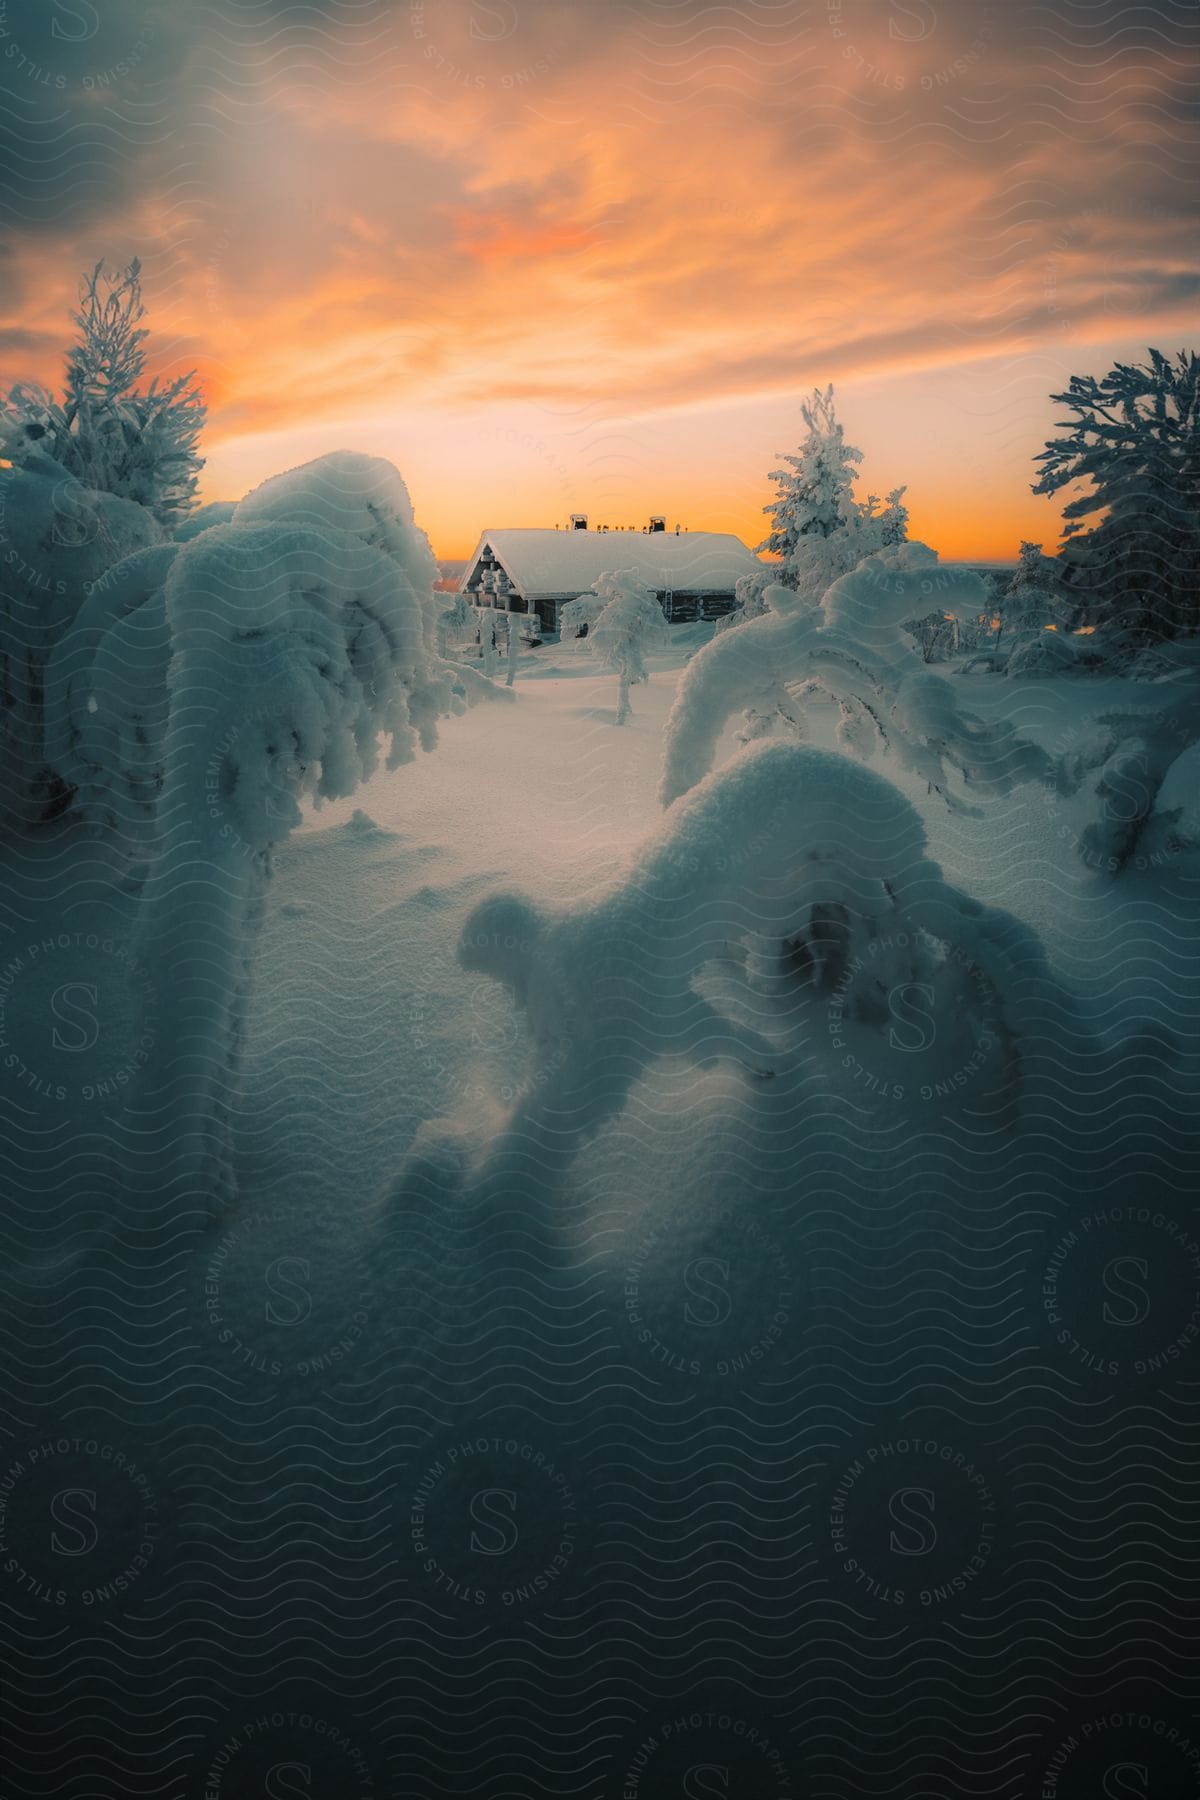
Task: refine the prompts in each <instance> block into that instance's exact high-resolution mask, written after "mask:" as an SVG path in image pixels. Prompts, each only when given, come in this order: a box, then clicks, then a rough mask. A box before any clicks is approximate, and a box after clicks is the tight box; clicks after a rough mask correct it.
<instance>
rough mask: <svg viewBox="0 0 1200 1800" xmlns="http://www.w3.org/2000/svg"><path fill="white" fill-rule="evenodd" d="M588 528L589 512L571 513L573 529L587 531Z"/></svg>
mask: <svg viewBox="0 0 1200 1800" xmlns="http://www.w3.org/2000/svg"><path fill="white" fill-rule="evenodd" d="M587 528H588V527H587V514H586V513H572V514H571V530H572V531H586V530H587Z"/></svg>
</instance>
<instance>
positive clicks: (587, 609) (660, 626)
mask: <svg viewBox="0 0 1200 1800" xmlns="http://www.w3.org/2000/svg"><path fill="white" fill-rule="evenodd" d="M585 625H586V626H587V630H588V640H587V641H588V648H589V649H590V650H591V651H592V653H593V655H595V656H596V657H597V659H598V660H599V661H600V662H601V663H603V665H604V667H605V668H606V669H611V670H612V672H613V674H614V675H615V676H616V677H617V716H616V719H615V720H614V723H615V724H617V725H624V723H625V721H626V720H627V719H628V718H629V715H630V710H631V709H630V705H629V689H630V687H631V686H633V685H635V684H636V683H638V682H641V681H647V680H649V674H648V671H647V669H646V661H645V652H646V651H647V650H648V649H650V648H651V646H653V645H654V644H658V643H661V642H662V641H663V640H664V639H665V637H666V621H665V619H664V617H663V609H662V607H661V606H660V605H659V603H658V600H657V599H656V597H655V595H654V594H652V593H651V591H650V589H649V588H648V587H647V586H646V584H645V583H644V582H643V581H642V580H641V578H640V576H638V574H637V573H636V572H635V571H634V570H633V569H616V570H613V571H611V572H608V573H605V574H603V575H598V576H597V577H596V579H595V581H594V582H593V583H592V591H591V593H589V594H580V596H579V598H578V599H577V600H569V601H568V602H567V604H566V605H565V606H564V607H563V609H562V614H561V618H560V621H559V629H560V632H561V635H562V636H563V637H564V638H565V637H572V636H576V637H577V636H578V635H579V633H580V632H581V631H582V630H583V627H584V626H585Z"/></svg>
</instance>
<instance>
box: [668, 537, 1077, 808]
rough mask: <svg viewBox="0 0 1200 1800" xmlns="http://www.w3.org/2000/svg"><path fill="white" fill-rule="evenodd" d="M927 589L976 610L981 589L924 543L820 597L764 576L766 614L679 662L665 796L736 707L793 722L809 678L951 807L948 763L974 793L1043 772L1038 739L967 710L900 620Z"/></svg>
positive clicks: (852, 747)
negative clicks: (815, 600) (814, 601)
mask: <svg viewBox="0 0 1200 1800" xmlns="http://www.w3.org/2000/svg"><path fill="white" fill-rule="evenodd" d="M935 597H936V600H937V605H938V610H939V611H941V612H943V613H947V612H949V613H959V612H966V613H968V614H973V613H977V612H978V611H979V610H980V608H981V604H982V601H983V599H984V589H983V584H982V583H981V581H980V579H979V577H978V576H977V575H974V574H972V573H971V572H970V571H968V570H965V569H948V568H943V567H942V566H941V565H939V563H938V560H937V556H936V554H935V552H934V551H932V550H930V549H929V548H928V547H927V546H926V545H924V544H901V545H898V546H896V547H895V548H894V549H891V550H885V551H881V552H880V553H879V554H878V555H876V556H873V557H870V558H868V560H867V561H866V562H864V563H863V564H862V565H861V566H860V567H859V568H858V569H856V570H853V571H852V572H851V573H850V574H848V575H844V576H842V578H841V579H840V580H839V581H837V582H835V583H834V585H833V586H832V587H831V588H830V589H829V591H828V593H827V594H826V595H825V599H824V602H823V604H822V605H821V606H819V607H813V606H811V605H808V604H807V603H806V602H805V601H803V600H802V599H801V598H800V597H799V596H798V595H796V594H794V593H792V592H791V591H790V590H788V589H785V588H781V587H774V588H769V589H767V592H766V595H765V598H766V601H767V604H768V606H769V608H770V610H769V611H768V612H767V613H766V614H765V616H764V617H762V618H760V619H754V620H751V622H750V623H749V624H747V625H744V626H742V627H741V629H740V630H738V631H734V632H730V633H729V634H728V635H727V636H724V637H720V638H718V637H714V638H713V640H712V642H711V643H709V644H707V645H705V647H704V648H703V649H702V650H700V651H699V652H698V653H697V655H696V656H694V657H693V658H692V660H691V662H690V663H689V664H688V666H687V668H686V669H685V670H684V673H683V676H682V678H681V680H680V684H679V689H678V692H677V695H676V698H675V704H674V706H673V707H672V709H671V714H670V717H669V719H668V721H667V727H666V743H665V758H664V767H663V777H662V784H661V787H660V790H659V791H660V797H661V799H662V801H663V804H664V805H670V803H671V802H672V801H674V800H676V799H677V798H678V797H679V795H681V794H685V793H687V791H688V790H689V788H692V787H694V786H695V785H696V783H697V782H698V781H701V780H703V778H704V776H705V775H706V774H707V773H708V771H709V769H710V768H711V767H712V763H713V759H714V757H715V755H716V750H717V745H718V743H719V741H720V738H721V734H722V732H723V731H724V729H725V727H726V725H727V723H728V722H729V720H730V719H731V718H732V717H733V715H734V714H735V713H737V712H739V711H746V710H748V711H750V712H751V713H752V714H755V715H757V716H758V717H759V718H760V719H761V718H763V717H764V716H766V715H772V716H773V717H775V718H777V719H778V720H780V721H781V722H782V724H783V725H784V727H785V728H786V729H787V730H788V731H789V732H791V733H792V734H793V735H796V736H802V735H803V731H804V718H803V699H802V692H801V690H803V689H804V688H805V687H806V686H810V685H813V684H815V685H816V686H818V687H819V688H820V689H821V690H823V691H824V692H826V693H828V694H829V695H830V696H831V697H832V698H833V699H834V700H835V702H836V703H837V705H838V706H839V708H840V710H841V714H842V720H841V725H840V728H839V738H840V741H841V743H842V745H843V746H844V748H845V749H846V750H847V751H849V752H850V753H851V754H852V755H854V756H856V757H859V758H868V757H869V756H870V755H871V754H872V752H873V750H874V749H875V748H876V746H878V745H880V744H882V745H884V746H886V747H888V748H889V749H890V750H891V751H892V753H893V754H894V755H895V756H896V757H897V759H898V760H899V762H900V763H901V764H902V766H903V767H905V768H907V769H910V770H912V771H913V772H914V773H915V774H917V775H918V776H919V777H920V778H921V779H922V780H924V781H925V782H927V783H928V786H929V787H930V789H931V790H933V791H936V792H937V793H939V794H941V795H942V796H943V797H944V799H945V800H946V802H947V803H948V804H949V805H950V806H951V807H953V808H954V809H955V810H958V811H971V810H973V808H972V807H971V806H970V805H969V804H968V803H967V802H966V801H965V800H964V799H963V798H962V797H961V796H960V795H959V794H958V792H957V791H956V789H955V787H953V786H952V785H951V782H950V772H951V770H956V771H957V772H958V774H959V776H960V777H961V779H962V780H963V782H964V783H965V784H966V786H967V787H968V788H969V789H972V790H974V791H975V792H976V793H980V794H987V793H1007V792H1008V791H1009V790H1010V789H1011V788H1013V787H1015V786H1016V785H1018V784H1019V783H1020V782H1023V781H1029V780H1033V779H1036V778H1038V777H1039V776H1041V775H1042V774H1043V772H1044V771H1045V769H1046V768H1047V767H1048V759H1047V758H1046V756H1045V754H1044V753H1043V752H1042V751H1041V750H1040V749H1038V748H1037V747H1036V746H1035V745H1033V744H1031V743H1029V742H1027V741H1026V740H1025V739H1023V738H1021V737H1019V736H1018V735H1017V734H1016V733H1015V732H1014V731H1013V729H1012V727H1011V726H1009V725H1007V724H999V723H997V724H991V723H986V722H984V721H983V720H981V719H979V718H978V717H976V716H975V715H974V714H972V713H970V712H967V711H966V710H965V709H964V708H963V707H962V706H961V704H960V702H959V698H958V695H957V694H956V692H955V689H954V687H953V686H952V685H951V683H950V682H948V681H946V680H945V679H944V678H943V677H941V676H939V675H935V674H933V673H932V672H931V671H930V670H929V669H928V668H927V667H926V666H925V664H924V661H923V660H922V656H921V653H920V651H919V650H918V648H917V646H916V645H915V643H914V641H913V638H912V636H911V634H910V632H909V631H908V630H907V629H906V625H907V624H908V623H909V622H911V620H912V619H913V618H914V617H916V616H919V614H920V613H921V612H923V611H928V610H929V609H930V603H931V601H932V600H933V599H934V598H935ZM755 735H757V733H756V734H755Z"/></svg>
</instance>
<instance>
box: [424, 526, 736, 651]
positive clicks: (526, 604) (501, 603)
mask: <svg viewBox="0 0 1200 1800" xmlns="http://www.w3.org/2000/svg"><path fill="white" fill-rule="evenodd" d="M763 567H764V565H763V564H762V563H761V562H760V561H759V559H758V557H757V556H755V554H754V552H753V551H752V550H749V549H747V547H746V545H745V544H743V542H742V540H741V539H740V538H737V537H734V536H733V535H732V533H730V532H723V531H681V530H680V529H679V528H678V527H676V528H675V530H674V531H668V530H667V529H666V521H665V519H663V518H662V517H660V516H658V515H656V516H655V517H654V518H652V519H651V521H650V523H649V524H648V525H647V526H644V527H642V528H641V529H640V530H618V529H616V528H615V527H605V526H601V527H600V528H598V529H592V528H590V527H589V525H588V521H587V517H586V515H585V514H582V513H574V514H572V515H571V521H570V523H569V525H567V526H566V527H565V528H564V529H562V530H559V529H557V528H555V529H553V530H550V529H545V530H536V529H523V528H508V527H505V528H504V529H503V530H498V531H485V532H484V533H483V536H482V537H481V538H480V540H479V542H478V544H477V545H476V547H475V549H474V551H473V553H472V555H471V557H470V558H469V560H468V562H467V566H466V569H465V570H464V572H463V578H462V581H461V583H460V592H462V593H463V594H465V595H467V597H468V598H469V599H470V601H471V602H472V604H473V605H475V606H491V607H498V608H500V609H502V610H503V611H505V612H512V613H526V614H536V615H537V618H538V620H539V621H540V629H541V631H544V632H556V631H557V630H558V616H559V609H560V608H561V607H562V606H563V605H564V604H565V602H566V601H568V600H574V599H576V598H577V597H578V596H579V595H580V594H586V593H587V591H588V589H589V588H590V587H591V585H592V583H593V582H594V581H595V580H596V579H597V577H598V576H600V575H604V574H607V573H609V572H610V571H613V570H616V569H632V570H633V571H634V572H635V573H636V574H637V576H638V577H639V578H640V580H642V581H643V582H645V584H646V586H647V587H648V588H650V589H651V591H652V592H653V593H655V594H656V595H657V596H658V599H659V602H660V604H661V606H662V609H663V612H664V614H665V615H666V617H667V619H668V620H670V621H671V622H672V623H676V622H678V621H681V620H684V619H716V618H719V617H720V616H721V614H722V613H727V612H729V611H730V610H731V608H732V607H733V605H734V587H735V584H736V582H737V579H738V577H739V575H752V574H754V573H755V572H756V571H757V570H759V569H761V568H763Z"/></svg>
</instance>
